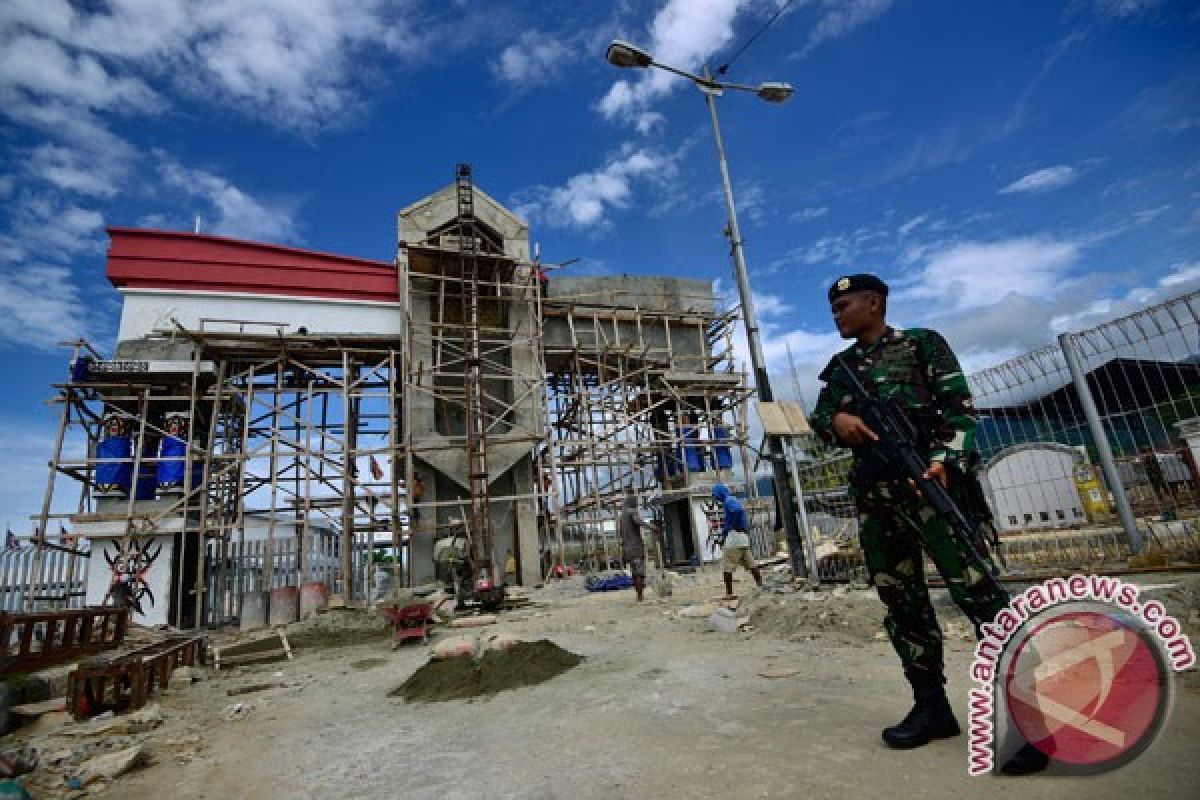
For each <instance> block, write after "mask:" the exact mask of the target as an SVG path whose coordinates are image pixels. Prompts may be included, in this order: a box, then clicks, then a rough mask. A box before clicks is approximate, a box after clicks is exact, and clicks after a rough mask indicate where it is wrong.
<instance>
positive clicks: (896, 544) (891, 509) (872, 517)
mask: <svg viewBox="0 0 1200 800" xmlns="http://www.w3.org/2000/svg"><path fill="white" fill-rule="evenodd" d="M857 503H858V510H859V534H858V535H859V541H860V542H861V544H862V549H863V556H864V559H865V561H866V565H867V573H868V575H869V576H870V580H871V584H872V585H873V586H874V587H875V589H876V591H877V592H878V593H879V599H880V600H882V601H883V604H884V605H885V606H887V616H886V617H885V618H884V620H883V627H884V629H885V630H886V631H887V634H888V638H890V639H891V641H892V646H893V647H894V648H895V649H896V653H897V655H899V656H900V661H901V663H903V665H904V669H905V671H906V672H909V671H910V670H921V671H925V672H926V674H931V675H936V676H938V677H939V678H940V677H941V676H942V674H943V668H942V631H941V629H940V628H939V627H938V621H937V617H936V615H935V614H934V611H933V605H932V604H931V603H930V601H929V588H928V586H926V584H925V567H924V562H923V557H922V550H924V552H925V553H927V554H928V555H929V557H930V558H931V559H933V564H934V566H935V567H936V568H937V571H938V572H939V573H940V574H941V576H942V579H943V580H944V581H945V582H946V586H947V588H948V589H949V591H950V596H951V597H952V598H953V599H954V602H955V603H956V604H957V605H958V607H959V608H961V609H962V611H963V613H965V614H966V615H967V617H968V618H969V619H970V620H971V623H972V624H973V625H974V626H975V634H976V636H978V635H979V626H980V625H982V624H983V623H985V622H990V621H991V620H992V619H993V618H994V617H995V615H996V614H997V613H998V612H999V611H1000V609H1002V608H1004V606H1005V605H1006V604H1007V603H1008V596H1007V595H1006V594H1005V593H1004V592H1003V590H1001V589H998V588H995V587H993V586H992V585H991V583H990V582H989V581H987V580H985V579H984V576H983V574H982V573H981V572H980V570H979V568H978V567H977V566H975V565H974V564H972V563H971V558H970V556H969V555H968V551H967V550H966V548H965V547H964V546H962V545H961V544H959V542H958V540H957V538H956V537H955V536H954V534H953V533H952V531H951V529H950V526H949V525H947V524H946V523H945V522H944V521H942V519H941V518H940V517H938V516H937V514H936V513H935V512H934V511H933V509H932V508H930V507H929V506H928V505H927V504H926V503H924V502H922V501H921V499H920V497H919V495H917V493H916V491H915V490H911V489H909V487H907V486H903V487H900V486H897V485H894V484H893V485H891V486H887V485H881V486H877V487H874V488H872V489H871V490H870V491H869V492H868V493H866V496H860V497H859V498H858V499H857Z"/></svg>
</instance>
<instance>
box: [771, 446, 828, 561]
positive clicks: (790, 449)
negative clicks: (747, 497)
mask: <svg viewBox="0 0 1200 800" xmlns="http://www.w3.org/2000/svg"><path fill="white" fill-rule="evenodd" d="M787 454H788V468H789V470H790V472H791V473H792V483H793V485H794V486H795V487H796V488H795V497H796V506H797V509H798V510H799V513H800V541H801V542H803V543H804V550H805V553H804V557H805V560H807V561H808V564H806V565H805V566H806V567H807V568H808V575H807V576H806V577H807V578H808V580H809V581H811V582H812V583H814V584H820V583H821V570H820V569H819V564H818V563H817V548H816V545H815V544H813V537H812V528H811V527H809V524H808V509H807V508H805V506H804V484H802V483H801V482H800V471H799V470H798V469H797V468H796V440H795V439H789V440H788V442H787ZM781 507H782V506H781ZM788 544H789V545H791V542H788Z"/></svg>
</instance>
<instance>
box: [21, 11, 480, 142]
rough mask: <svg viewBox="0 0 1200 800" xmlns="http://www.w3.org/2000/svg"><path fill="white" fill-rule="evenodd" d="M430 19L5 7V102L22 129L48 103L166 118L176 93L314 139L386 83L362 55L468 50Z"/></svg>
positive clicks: (460, 30)
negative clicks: (29, 110)
mask: <svg viewBox="0 0 1200 800" xmlns="http://www.w3.org/2000/svg"><path fill="white" fill-rule="evenodd" d="M421 11H422V9H420V8H418V7H416V6H415V4H414V3H412V2H407V0H400V2H388V1H387V0H362V1H361V2H355V3H343V2H338V0H307V1H306V2H303V3H299V2H293V1H292V0H258V2H255V3H244V2H241V1H240V0H210V2H206V3H201V4H195V3H189V2H187V1H186V0H152V1H151V0H110V2H108V3H105V4H103V5H102V6H97V7H93V8H90V9H87V10H84V9H82V8H80V7H79V6H77V5H76V4H72V3H69V2H66V0H39V2H30V1H29V0H16V1H14V2H8V3H5V4H3V6H0V98H2V99H4V100H5V105H6V106H8V112H7V113H8V114H9V115H10V116H13V117H14V118H17V119H18V120H21V119H22V117H23V111H22V109H24V108H26V107H28V106H29V105H35V106H36V105H43V104H46V103H59V104H65V105H68V106H71V107H73V108H76V109H92V110H104V111H116V112H139V113H155V112H159V111H162V110H163V109H164V108H165V107H166V105H167V103H166V100H165V99H164V94H163V89H165V88H167V87H168V86H173V87H174V88H176V89H178V90H180V91H183V92H185V93H187V94H190V95H193V96H196V97H199V98H202V99H205V100H208V101H212V102H215V103H218V104H220V105H225V106H231V107H234V108H236V109H238V110H240V111H241V112H243V113H245V114H247V115H248V116H252V117H256V118H260V119H264V120H266V121H268V122H270V123H271V124H274V125H277V126H279V127H281V128H286V129H292V130H299V131H301V132H306V133H307V132H312V131H316V130H320V129H323V128H326V127H330V126H331V125H336V124H338V123H339V122H341V121H342V120H343V119H344V118H345V115H346V114H348V113H352V112H353V111H354V110H355V108H356V107H357V106H358V104H359V103H360V102H361V99H362V96H363V94H364V88H365V86H366V85H367V83H368V81H369V79H371V78H372V77H377V76H376V75H373V74H372V73H370V72H369V70H364V69H363V63H362V62H361V60H359V59H357V56H359V55H361V54H364V53H369V52H375V53H387V54H391V55H392V56H393V57H399V58H403V59H410V60H414V59H422V58H432V57H433V54H434V53H435V52H437V53H440V54H443V55H444V54H445V53H446V52H447V51H448V50H451V49H453V48H455V47H462V46H466V41H465V40H466V39H468V38H469V37H468V36H466V35H465V33H464V32H465V30H466V29H467V28H468V27H469V24H468V23H467V22H466V21H465V20H463V19H462V15H461V14H458V15H457V16H458V17H459V19H458V20H457V22H458V27H457V30H456V32H457V34H458V35H457V37H456V36H452V35H451V30H452V28H451V26H450V25H449V23H446V24H440V25H435V24H432V23H431V22H429V21H428V20H427V19H425V18H424V17H423V16H422V14H421V13H420V12H421ZM418 28H419V29H420V31H421V32H420V34H418V33H416V32H415V31H416V30H417V29H418ZM433 42H440V43H441V45H442V46H440V47H433V46H431V45H432V43H433Z"/></svg>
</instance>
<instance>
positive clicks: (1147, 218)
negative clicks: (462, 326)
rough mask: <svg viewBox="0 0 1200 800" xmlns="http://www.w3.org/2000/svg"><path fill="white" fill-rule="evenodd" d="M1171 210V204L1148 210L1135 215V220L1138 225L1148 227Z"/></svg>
mask: <svg viewBox="0 0 1200 800" xmlns="http://www.w3.org/2000/svg"><path fill="white" fill-rule="evenodd" d="M1170 210H1171V206H1170V204H1167V205H1161V206H1158V207H1157V208H1146V209H1143V210H1141V211H1138V212H1137V213H1136V214H1134V215H1133V218H1134V220H1136V221H1137V224H1138V225H1148V224H1150V223H1151V222H1153V221H1154V220H1156V219H1158V218H1159V217H1161V216H1162V215H1163V214H1165V213H1167V212H1168V211H1170Z"/></svg>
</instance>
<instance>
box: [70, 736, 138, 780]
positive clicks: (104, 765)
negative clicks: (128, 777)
mask: <svg viewBox="0 0 1200 800" xmlns="http://www.w3.org/2000/svg"><path fill="white" fill-rule="evenodd" d="M145 756H146V751H145V748H144V747H143V746H142V745H134V746H133V747H129V748H126V749H124V750H118V751H116V752H114V753H106V754H104V755H100V756H96V757H94V758H89V759H88V760H87V761H85V762H83V764H82V765H81V766H80V768H79V775H78V778H79V782H80V783H82V784H83V785H84V786H90V785H91V784H93V783H96V782H97V781H109V782H111V781H113V780H115V779H116V778H118V777H120V776H121V775H124V774H125V773H126V772H129V771H130V770H131V769H133V768H135V767H137V766H138V765H140V764H142V763H144V761H145Z"/></svg>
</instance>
